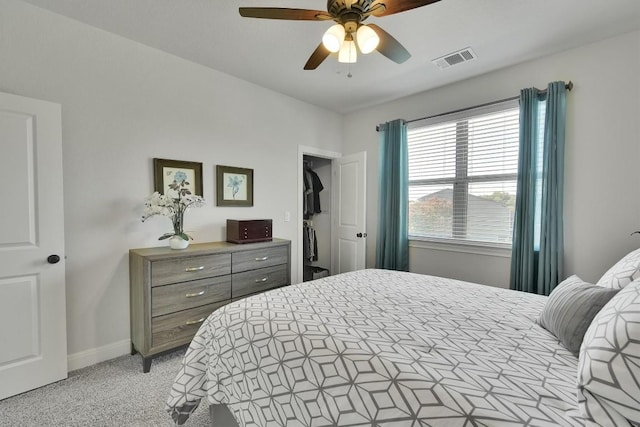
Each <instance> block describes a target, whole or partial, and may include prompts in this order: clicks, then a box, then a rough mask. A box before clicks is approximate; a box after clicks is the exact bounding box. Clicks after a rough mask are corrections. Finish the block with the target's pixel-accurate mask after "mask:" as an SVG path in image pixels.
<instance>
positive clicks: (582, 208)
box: [343, 32, 640, 286]
mask: <svg viewBox="0 0 640 427" xmlns="http://www.w3.org/2000/svg"><path fill="white" fill-rule="evenodd" d="M478 60H482V59H481V58H480V59H478ZM460 66H465V65H464V64H462V65H460ZM443 72H446V71H443ZM555 80H564V81H569V80H572V81H573V82H574V84H575V86H574V89H573V91H572V92H570V93H569V95H568V108H567V132H566V164H565V174H566V175H565V185H566V190H565V245H566V256H565V274H566V275H569V274H572V273H577V274H579V275H580V276H581V277H582V278H583V279H585V280H591V281H596V280H598V278H599V277H600V276H601V275H602V274H603V273H604V272H605V270H606V269H607V268H609V267H610V266H611V265H612V264H613V263H614V262H615V261H617V260H618V259H619V258H621V257H622V256H623V255H624V254H626V253H627V252H629V251H630V250H632V249H635V248H638V247H639V246H640V237H638V236H637V235H636V236H634V237H631V236H630V233H631V232H632V231H634V230H638V229H639V228H640V194H639V192H638V188H639V186H638V184H639V180H638V168H639V167H640V166H639V165H640V129H639V125H638V122H639V121H640V120H639V119H640V32H633V33H629V34H626V35H623V36H620V37H616V38H612V39H608V40H605V41H602V42H599V43H595V44H592V45H587V46H583V47H580V48H577V49H573V50H569V51H566V52H563V53H560V54H557V55H553V56H548V57H545V58H541V59H538V60H535V61H531V62H527V63H523V64H520V65H517V66H513V67H510V68H506V69H503V70H499V71H496V72H493V73H489V74H486V75H483V76H479V77H477V78H473V79H469V80H466V81H463V82H460V83H457V84H452V85H449V86H446V87H442V88H439V89H435V90H431V91H428V92H424V93H421V94H418V95H415V96H411V97H407V98H403V99H401V100H397V101H394V102H390V103H386V104H384V105H381V106H377V107H374V108H370V109H366V110H362V111H359V112H356V113H353V114H350V115H348V116H347V117H346V120H345V132H344V134H343V139H344V141H345V147H344V149H343V153H344V154H349V153H352V152H358V151H363V150H365V151H367V152H368V154H367V159H368V162H369V164H368V166H367V167H368V170H369V171H377V168H378V151H377V150H378V142H377V141H378V136H377V133H376V131H375V126H376V125H377V124H379V123H383V122H386V121H388V120H392V119H396V118H404V119H407V120H411V119H415V118H420V117H426V116H430V115H434V114H438V113H443V112H448V111H453V110H457V109H460V108H465V107H470V106H474V105H479V104H483V103H486V102H491V101H495V100H499V99H504V98H510V97H513V96H518V94H519V91H520V89H521V88H524V87H531V86H536V87H539V88H545V87H546V84H547V83H548V82H550V81H555ZM377 191H378V190H377V174H376V173H373V172H372V173H370V174H369V175H368V182H367V205H368V209H367V213H368V218H367V233H368V236H369V237H368V238H367V265H368V266H373V265H374V264H375V240H376V219H377V218H376V217H377V213H376V212H377V202H378V196H377ZM509 265H510V259H509V258H508V257H504V256H493V255H489V256H478V255H477V254H468V253H464V252H443V251H439V250H430V249H423V248H418V247H412V248H411V250H410V268H411V270H412V271H415V272H420V273H428V274H434V275H439V276H446V277H452V278H458V279H462V280H470V281H475V282H480V283H485V284H491V285H497V286H508V278H509Z"/></svg>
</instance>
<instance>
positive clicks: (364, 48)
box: [240, 0, 440, 70]
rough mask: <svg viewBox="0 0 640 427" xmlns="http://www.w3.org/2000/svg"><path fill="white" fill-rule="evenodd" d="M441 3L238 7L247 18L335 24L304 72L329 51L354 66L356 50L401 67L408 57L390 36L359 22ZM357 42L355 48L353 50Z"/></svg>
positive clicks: (336, 1) (390, 0) (405, 0)
mask: <svg viewBox="0 0 640 427" xmlns="http://www.w3.org/2000/svg"><path fill="white" fill-rule="evenodd" d="M438 1H440V0H328V1H327V11H326V12H325V11H322V10H310V9H290V8H282V7H241V8H240V15H241V16H244V17H246V18H265V19H285V20H295V21H335V22H336V24H334V25H333V26H331V27H330V28H329V29H328V30H327V31H326V32H325V33H324V35H323V36H322V42H321V43H320V44H319V45H318V47H317V48H316V50H315V51H314V52H313V53H312V54H311V56H310V57H309V60H308V61H307V63H306V64H305V66H304V69H305V70H315V69H316V68H318V66H319V65H320V64H321V63H322V61H324V60H325V59H326V58H327V57H328V56H329V55H330V54H331V53H332V52H333V53H338V61H339V62H346V63H354V62H356V59H357V50H358V49H359V50H360V52H361V53H363V54H367V53H370V52H373V51H374V50H377V51H378V52H380V53H381V54H383V55H384V56H386V57H387V58H389V59H390V60H392V61H394V62H396V63H398V64H401V63H403V62H405V61H406V60H407V59H409V58H410V57H411V54H410V53H409V52H408V51H407V49H405V48H404V46H402V45H401V44H400V42H398V41H397V40H396V39H394V38H393V37H392V36H391V35H390V34H389V33H387V32H386V31H385V30H383V29H382V28H380V27H379V26H377V25H375V24H368V25H365V24H363V23H362V22H363V21H364V20H366V19H367V18H368V17H370V16H375V17H383V16H389V15H393V14H395V13H399V12H404V11H405V10H410V9H415V8H418V7H422V6H427V5H429V4H432V3H436V2H438ZM356 43H357V47H356Z"/></svg>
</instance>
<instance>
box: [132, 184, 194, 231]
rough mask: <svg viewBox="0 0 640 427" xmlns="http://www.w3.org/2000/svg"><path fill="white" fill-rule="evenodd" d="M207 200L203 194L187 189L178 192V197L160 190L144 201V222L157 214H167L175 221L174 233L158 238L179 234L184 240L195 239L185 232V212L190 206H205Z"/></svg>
mask: <svg viewBox="0 0 640 427" xmlns="http://www.w3.org/2000/svg"><path fill="white" fill-rule="evenodd" d="M204 204H205V200H204V199H203V198H202V197H201V196H196V195H193V194H191V192H190V191H188V190H186V189H181V191H178V192H177V197H170V196H167V195H164V194H160V193H159V192H157V191H156V192H155V193H153V194H152V195H151V196H149V197H147V199H146V200H145V202H144V213H143V215H142V222H144V221H145V220H147V219H149V218H150V217H152V216H155V215H162V216H166V217H168V218H170V219H171V222H172V223H173V233H165V234H163V235H162V236H160V237H159V238H158V240H164V239H168V238H170V237H173V236H178V237H180V238H182V239H183V240H187V241H189V240H193V238H192V237H191V236H189V235H188V234H186V233H185V232H184V213H185V212H186V210H187V209H188V208H190V207H193V208H199V207H202V206H204Z"/></svg>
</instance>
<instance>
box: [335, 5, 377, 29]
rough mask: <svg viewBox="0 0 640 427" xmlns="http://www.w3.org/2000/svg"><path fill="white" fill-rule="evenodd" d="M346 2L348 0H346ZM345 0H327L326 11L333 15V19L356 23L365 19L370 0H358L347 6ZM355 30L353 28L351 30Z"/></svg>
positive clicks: (344, 22) (343, 22)
mask: <svg viewBox="0 0 640 427" xmlns="http://www.w3.org/2000/svg"><path fill="white" fill-rule="evenodd" d="M347 2H348V0H347ZM347 2H345V0H328V1H327V11H328V12H329V14H330V15H332V16H334V17H335V21H336V22H339V23H341V24H346V23H348V22H355V24H356V28H357V25H358V24H359V23H360V22H361V21H364V20H365V19H367V17H368V16H369V14H368V12H369V8H370V7H371V4H372V3H373V1H372V0H358V1H355V2H353V3H351V4H350V6H347ZM353 31H355V29H354V30H353Z"/></svg>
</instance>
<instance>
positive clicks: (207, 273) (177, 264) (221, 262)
mask: <svg viewBox="0 0 640 427" xmlns="http://www.w3.org/2000/svg"><path fill="white" fill-rule="evenodd" d="M230 261H231V254H216V255H203V256H194V257H189V258H176V259H167V260H161V261H154V262H153V263H152V264H151V286H162V285H166V284H169V283H177V282H185V281H187V280H196V279H204V278H206V277H214V276H224V275H225V274H229V273H231V269H230Z"/></svg>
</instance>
